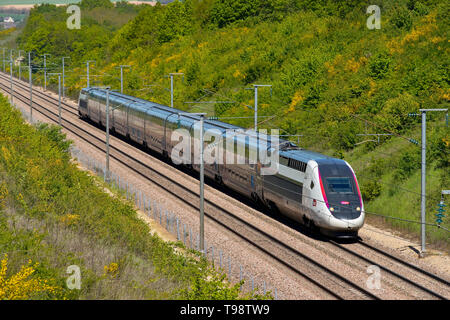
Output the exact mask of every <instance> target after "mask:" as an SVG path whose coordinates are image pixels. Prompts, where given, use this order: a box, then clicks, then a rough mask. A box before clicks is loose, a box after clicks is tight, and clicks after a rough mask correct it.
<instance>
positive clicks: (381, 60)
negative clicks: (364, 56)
mask: <svg viewBox="0 0 450 320" xmlns="http://www.w3.org/2000/svg"><path fill="white" fill-rule="evenodd" d="M391 63H392V62H391V58H390V57H389V56H388V55H387V54H382V53H380V54H378V56H377V57H376V58H373V59H371V60H370V62H369V70H370V72H369V74H370V76H371V77H372V78H374V79H383V78H384V77H386V75H387V73H388V72H389V66H390V65H391Z"/></svg>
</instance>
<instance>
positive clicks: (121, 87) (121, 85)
mask: <svg viewBox="0 0 450 320" xmlns="http://www.w3.org/2000/svg"><path fill="white" fill-rule="evenodd" d="M120 93H122V94H123V67H122V66H120Z"/></svg>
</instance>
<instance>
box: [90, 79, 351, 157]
mask: <svg viewBox="0 0 450 320" xmlns="http://www.w3.org/2000/svg"><path fill="white" fill-rule="evenodd" d="M82 90H85V91H87V92H89V93H91V92H92V91H94V92H95V93H96V94H98V95H101V96H103V97H104V96H106V93H105V90H104V89H102V88H96V87H91V88H83V89H82ZM110 97H111V99H114V97H116V98H119V99H126V100H129V101H130V100H131V101H134V103H135V104H133V107H132V108H133V109H135V110H139V111H141V112H144V113H147V112H149V109H150V108H153V109H154V108H157V109H159V110H161V111H164V112H167V113H170V114H174V115H176V114H178V113H182V115H181V116H182V117H185V118H190V119H195V120H200V116H198V115H195V114H192V115H189V113H188V112H186V111H183V110H179V109H176V108H171V107H169V106H165V105H162V104H159V103H156V102H152V101H148V100H144V99H141V98H137V97H133V96H129V95H126V94H122V93H119V92H115V91H110ZM130 105H131V104H130ZM208 127H219V128H220V129H222V130H235V131H237V130H244V131H245V130H246V129H245V128H242V127H238V126H235V125H232V124H229V123H226V122H222V121H219V120H208V119H205V128H208ZM249 134H250V135H256V134H257V133H256V132H255V131H252V130H250V132H249ZM258 135H259V136H260V135H261V133H259V134H258ZM279 143H280V145H284V146H287V148H284V149H282V150H281V151H280V155H282V156H285V157H288V158H292V159H295V160H299V161H302V162H306V163H307V162H308V161H309V160H315V161H316V162H318V163H320V164H326V163H330V164H331V163H336V162H340V161H343V160H340V159H336V158H332V157H329V156H326V155H323V154H321V153H318V152H314V151H309V150H304V149H301V148H300V147H297V146H296V145H295V144H293V143H292V142H290V141H288V140H284V139H280V140H279ZM269 144H270V143H269Z"/></svg>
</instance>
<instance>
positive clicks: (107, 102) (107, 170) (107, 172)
mask: <svg viewBox="0 0 450 320" xmlns="http://www.w3.org/2000/svg"><path fill="white" fill-rule="evenodd" d="M108 181H109V90H106V182H108Z"/></svg>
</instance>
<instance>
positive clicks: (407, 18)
mask: <svg viewBox="0 0 450 320" xmlns="http://www.w3.org/2000/svg"><path fill="white" fill-rule="evenodd" d="M391 22H392V23H393V24H394V26H395V27H396V28H398V29H405V30H411V27H412V24H413V21H412V17H411V13H410V12H409V10H407V9H406V8H404V7H399V8H397V9H396V10H395V12H394V15H393V17H392V19H391Z"/></svg>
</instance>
